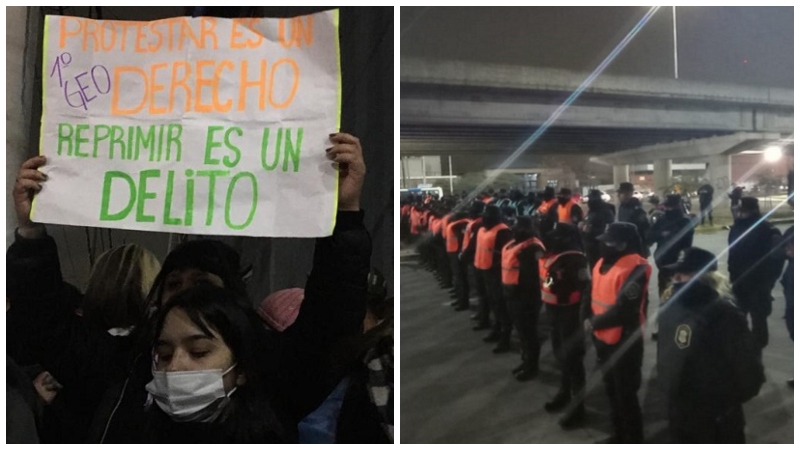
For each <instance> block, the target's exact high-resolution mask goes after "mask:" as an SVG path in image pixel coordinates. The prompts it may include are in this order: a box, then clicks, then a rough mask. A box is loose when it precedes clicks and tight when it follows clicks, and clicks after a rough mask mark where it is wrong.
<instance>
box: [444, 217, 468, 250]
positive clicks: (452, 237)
mask: <svg viewBox="0 0 800 450" xmlns="http://www.w3.org/2000/svg"><path fill="white" fill-rule="evenodd" d="M467 223H469V219H461V220H456V221H455V222H453V223H449V224H447V228H445V229H444V239H445V244H446V250H447V253H458V252H459V250H461V249H460V248H459V246H458V235H457V234H456V228H458V227H460V226H461V225H464V224H467Z"/></svg>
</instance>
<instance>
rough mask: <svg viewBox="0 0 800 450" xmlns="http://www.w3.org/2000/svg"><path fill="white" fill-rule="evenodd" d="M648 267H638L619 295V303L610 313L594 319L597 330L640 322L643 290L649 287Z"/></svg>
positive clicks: (593, 322) (623, 284) (623, 285)
mask: <svg viewBox="0 0 800 450" xmlns="http://www.w3.org/2000/svg"><path fill="white" fill-rule="evenodd" d="M646 269H647V266H646V265H644V264H642V265H639V266H636V268H635V269H633V272H631V274H630V275H629V276H628V279H627V280H625V282H624V283H622V288H620V290H619V293H617V303H616V304H615V305H614V306H612V307H611V308H610V309H609V310H608V311H606V312H605V313H604V314H601V315H599V316H594V318H592V327H593V328H594V329H596V330H602V329H605V328H613V327H619V326H625V325H631V324H634V323H638V322H639V311H640V310H641V307H642V301H643V299H642V289H643V288H644V286H646V285H647V272H646Z"/></svg>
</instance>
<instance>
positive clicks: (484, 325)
mask: <svg viewBox="0 0 800 450" xmlns="http://www.w3.org/2000/svg"><path fill="white" fill-rule="evenodd" d="M489 328H492V326H491V325H489V322H479V323H478V325H475V326H474V327H472V329H473V330H475V331H481V330H488V329H489ZM487 337H488V336H487ZM484 341H486V339H484ZM486 342H489V341H486Z"/></svg>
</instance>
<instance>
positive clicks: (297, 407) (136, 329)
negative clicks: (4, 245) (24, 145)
mask: <svg viewBox="0 0 800 450" xmlns="http://www.w3.org/2000/svg"><path fill="white" fill-rule="evenodd" d="M331 142H332V143H333V146H332V147H331V148H329V149H327V150H326V154H327V155H328V158H329V159H330V160H331V161H334V162H336V163H339V167H340V174H339V189H338V212H337V219H336V226H335V228H334V231H333V234H332V236H329V237H325V238H319V239H317V242H316V248H315V253H314V263H313V268H312V270H311V273H310V275H309V276H308V280H307V282H306V285H305V287H304V288H302V289H300V288H297V289H290V290H286V291H280V292H277V293H274V294H272V295H270V296H268V297H267V298H266V299H265V300H264V301H263V302H260V303H259V304H257V305H256V304H255V303H254V302H253V300H254V299H250V298H248V295H247V290H246V284H245V281H244V279H243V276H244V273H243V272H244V271H243V270H242V267H241V265H240V260H239V254H238V253H237V252H236V251H235V250H234V249H233V248H232V247H230V246H228V245H226V244H224V243H222V242H220V241H215V240H210V239H194V240H188V241H186V242H184V243H182V244H181V245H179V246H177V247H176V248H174V249H173V250H172V251H171V252H170V253H169V255H168V256H167V257H166V259H165V260H164V261H163V263H160V262H159V261H158V259H157V258H156V257H155V256H153V254H152V253H151V252H150V251H148V250H147V249H144V248H142V247H140V246H138V245H134V244H128V245H124V246H121V247H117V248H113V249H111V250H109V251H108V252H107V253H105V254H104V255H103V256H101V257H100V258H99V259H98V260H97V261H96V263H95V264H94V267H93V268H92V274H91V276H90V278H89V282H88V286H87V287H86V289H85V292H84V293H81V292H80V290H79V289H78V288H76V287H75V286H72V285H70V284H68V283H66V282H65V281H64V279H63V278H62V275H61V269H60V262H59V257H58V249H57V247H56V242H55V241H54V240H53V238H52V237H50V236H49V235H48V233H47V230H46V228H45V226H44V225H42V224H38V223H33V222H32V221H31V219H30V212H31V203H32V201H33V199H34V196H35V195H36V194H37V193H38V192H39V191H41V189H42V187H43V186H45V185H46V182H47V177H46V175H44V174H43V173H42V172H41V171H39V170H37V169H38V168H40V167H42V166H43V165H44V164H46V160H45V158H44V157H42V156H37V157H34V158H31V159H29V160H28V161H26V162H25V163H24V164H23V166H22V168H21V169H20V170H19V173H18V177H17V179H16V184H15V186H14V191H13V197H14V203H15V207H16V213H17V218H18V228H17V229H16V232H15V241H14V243H13V244H12V245H11V247H10V248H9V249H8V250H7V252H6V264H7V269H6V270H7V279H8V287H7V297H6V323H7V326H8V329H7V334H6V339H7V356H6V373H7V385H6V394H7V401H6V408H7V409H6V412H7V414H6V417H7V422H6V432H7V434H6V442H7V443H34V442H45V443H296V442H299V443H334V442H340V443H344V442H350V443H389V442H393V433H394V430H393V423H394V419H393V401H392V397H393V389H394V380H393V372H394V370H393V367H394V358H393V351H394V343H393V314H392V311H393V308H392V299H391V298H390V297H389V296H388V295H387V294H388V293H387V291H386V281H385V280H384V279H383V277H382V275H381V274H379V273H377V272H376V271H370V268H369V261H370V255H371V240H370V236H369V234H368V233H367V231H366V229H365V228H364V225H363V214H364V213H363V211H361V209H360V198H361V190H362V185H363V180H364V175H365V171H366V168H365V165H364V160H363V156H362V150H361V145H360V143H359V141H358V139H356V138H355V137H353V136H350V135H348V134H345V133H339V134H336V135H331ZM53 176H56V175H53ZM256 276H257V274H256Z"/></svg>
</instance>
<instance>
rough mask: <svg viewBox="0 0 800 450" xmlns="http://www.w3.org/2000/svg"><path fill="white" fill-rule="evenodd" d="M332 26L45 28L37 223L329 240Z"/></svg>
mask: <svg viewBox="0 0 800 450" xmlns="http://www.w3.org/2000/svg"><path fill="white" fill-rule="evenodd" d="M338 35H339V34H338V11H327V12H322V13H317V14H313V15H309V16H302V17H295V18H287V19H266V18H246V19H233V20H231V19H221V18H214V17H199V18H189V17H175V18H171V19H164V20H157V21H153V22H129V21H115V20H91V19H84V18H78V17H66V16H48V17H47V18H46V19H45V39H44V64H43V79H44V95H43V114H42V130H41V141H40V153H41V154H43V155H46V156H47V157H48V163H47V165H46V166H45V167H44V168H43V169H42V171H43V172H45V173H47V174H48V176H49V180H48V181H47V183H45V185H44V189H43V190H42V192H41V193H40V194H39V195H38V196H37V197H36V200H35V204H34V211H33V220H35V221H38V222H45V223H59V224H68V225H81V226H94V227H107V228H120V229H131V230H146V231H163V232H175V233H189V234H217V235H248V236H291V237H316V236H325V235H329V234H331V232H332V230H333V224H334V221H335V213H336V197H337V191H336V189H337V185H338V182H337V171H336V169H335V168H334V167H332V166H331V163H330V161H329V160H327V158H326V157H325V148H328V147H330V145H331V144H330V141H329V140H328V135H329V134H330V133H334V132H336V131H338V129H339V120H340V110H341V70H340V63H339V40H338Z"/></svg>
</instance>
